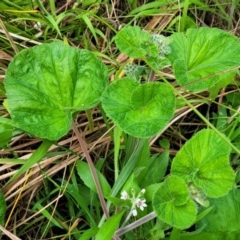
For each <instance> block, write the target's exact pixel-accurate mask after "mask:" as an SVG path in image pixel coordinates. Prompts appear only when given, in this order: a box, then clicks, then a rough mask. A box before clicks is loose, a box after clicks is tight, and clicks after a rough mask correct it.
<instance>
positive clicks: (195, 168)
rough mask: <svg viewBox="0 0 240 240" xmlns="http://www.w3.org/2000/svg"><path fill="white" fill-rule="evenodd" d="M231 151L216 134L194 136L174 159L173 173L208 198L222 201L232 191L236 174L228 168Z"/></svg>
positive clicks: (205, 132)
mask: <svg viewBox="0 0 240 240" xmlns="http://www.w3.org/2000/svg"><path fill="white" fill-rule="evenodd" d="M230 150H231V149H230V147H229V146H228V144H227V143H226V142H225V141H224V140H222V138H220V137H219V136H218V135H217V134H216V133H215V132H214V131H212V130H210V129H204V130H201V131H200V132H198V133H197V134H196V135H194V136H193V137H192V138H191V139H190V140H188V142H186V143H185V145H184V146H183V147H182V149H181V150H180V151H179V152H178V153H177V155H176V156H175V158H174V159H173V163H172V167H171V173H172V174H173V175H178V176H180V177H181V178H183V179H184V180H185V181H186V182H187V183H189V182H193V183H194V184H195V185H196V186H197V187H198V188H200V189H201V190H202V191H203V192H204V194H206V195H207V196H209V197H213V198H214V197H220V196H223V195H225V194H227V193H228V191H229V190H230V189H231V188H232V187H233V182H234V172H233V170H232V168H231V167H230V164H229V154H230Z"/></svg>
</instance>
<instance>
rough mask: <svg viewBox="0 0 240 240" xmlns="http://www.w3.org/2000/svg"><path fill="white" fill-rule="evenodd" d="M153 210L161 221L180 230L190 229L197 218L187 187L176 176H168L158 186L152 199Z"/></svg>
mask: <svg viewBox="0 0 240 240" xmlns="http://www.w3.org/2000/svg"><path fill="white" fill-rule="evenodd" d="M153 208H154V210H155V212H156V214H157V216H158V217H159V218H160V219H161V220H162V221H164V222H166V223H168V224H170V225H172V226H173V227H176V228H180V229H184V228H188V227H190V226H191V225H192V224H193V223H194V221H195V220H196V217H197V208H196V205H195V203H194V201H193V200H192V199H191V198H190V196H189V192H188V187H187V185H186V183H185V182H184V180H182V179H181V178H180V177H177V176H170V177H169V178H167V179H166V180H165V181H164V183H163V184H162V185H161V186H160V188H159V189H158V191H157V192H156V193H155V196H154V199H153Z"/></svg>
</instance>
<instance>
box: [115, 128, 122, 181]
mask: <svg viewBox="0 0 240 240" xmlns="http://www.w3.org/2000/svg"><path fill="white" fill-rule="evenodd" d="M121 135H122V130H121V129H120V128H119V127H117V126H115V128H114V178H115V182H116V181H117V178H118V174H119V164H118V157H119V150H120V145H121V142H120V141H121Z"/></svg>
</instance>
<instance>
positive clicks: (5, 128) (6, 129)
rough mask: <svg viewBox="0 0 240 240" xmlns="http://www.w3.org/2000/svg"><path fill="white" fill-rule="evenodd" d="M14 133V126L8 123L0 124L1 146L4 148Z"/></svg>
mask: <svg viewBox="0 0 240 240" xmlns="http://www.w3.org/2000/svg"><path fill="white" fill-rule="evenodd" d="M12 133H13V127H12V126H9V125H6V124H0V147H1V148H4V147H6V146H7V144H8V142H9V141H10V140H11V138H12Z"/></svg>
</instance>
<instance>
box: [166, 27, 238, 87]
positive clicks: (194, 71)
mask: <svg viewBox="0 0 240 240" xmlns="http://www.w3.org/2000/svg"><path fill="white" fill-rule="evenodd" d="M170 39H171V44H170V47H171V49H172V53H171V54H170V55H168V56H167V57H168V59H169V60H170V61H171V63H172V65H173V70H174V74H175V77H176V80H177V82H178V83H179V84H180V85H181V86H184V85H186V86H185V88H186V89H188V90H191V91H200V90H205V89H208V88H210V87H212V86H213V85H214V84H216V83H217V82H219V81H221V80H222V79H224V77H225V76H227V75H226V74H229V72H228V73H226V74H224V73H223V71H226V70H231V69H232V68H234V67H235V68H236V67H238V66H239V62H240V41H239V39H238V38H236V37H235V36H233V35H231V34H230V33H227V32H225V31H223V30H220V29H216V28H199V29H188V30H187V32H186V33H174V34H173V35H172V36H171V38H170ZM232 71H233V70H232Z"/></svg>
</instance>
